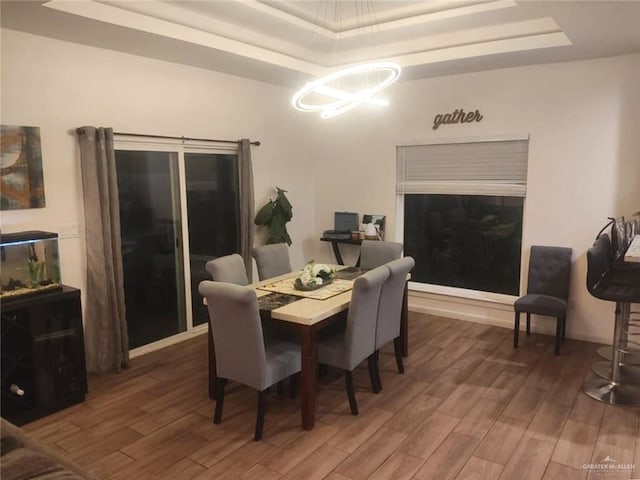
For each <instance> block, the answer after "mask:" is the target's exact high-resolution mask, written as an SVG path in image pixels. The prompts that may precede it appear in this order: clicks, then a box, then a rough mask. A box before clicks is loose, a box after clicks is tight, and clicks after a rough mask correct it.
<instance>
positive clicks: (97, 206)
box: [77, 127, 129, 374]
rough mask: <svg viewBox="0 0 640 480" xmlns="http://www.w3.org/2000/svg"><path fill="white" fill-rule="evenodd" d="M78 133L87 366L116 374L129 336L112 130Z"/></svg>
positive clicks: (125, 359) (124, 361)
mask: <svg viewBox="0 0 640 480" xmlns="http://www.w3.org/2000/svg"><path fill="white" fill-rule="evenodd" d="M77 133H78V138H79V140H80V163H81V166H82V186H83V190H84V216H85V229H86V243H87V290H86V292H85V308H84V310H85V322H84V324H85V350H86V356H87V370H88V371H89V372H90V373H97V374H102V373H107V372H118V371H120V370H121V369H122V368H124V367H127V366H128V364H129V338H128V334H127V321H126V316H125V302H124V281H123V273H122V250H121V247H120V204H119V201H118V183H117V177H116V159H115V154H114V150H113V129H111V128H96V127H81V128H78V129H77Z"/></svg>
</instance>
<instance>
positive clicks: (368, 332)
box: [318, 267, 389, 415]
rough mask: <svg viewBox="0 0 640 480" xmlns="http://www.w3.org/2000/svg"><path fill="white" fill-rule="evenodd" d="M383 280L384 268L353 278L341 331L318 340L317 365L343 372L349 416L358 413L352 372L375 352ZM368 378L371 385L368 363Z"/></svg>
mask: <svg viewBox="0 0 640 480" xmlns="http://www.w3.org/2000/svg"><path fill="white" fill-rule="evenodd" d="M387 278H389V269H388V268H386V267H378V268H375V269H373V270H371V271H369V272H367V273H365V274H363V275H361V276H359V277H358V278H356V279H355V280H354V281H353V290H352V292H351V303H350V305H349V312H348V314H347V323H346V328H345V330H344V331H341V332H336V333H332V334H331V335H330V336H327V337H320V338H319V339H318V362H320V363H323V364H325V365H330V366H333V367H337V368H340V369H342V370H344V373H345V383H346V388H347V396H348V398H349V407H350V408H351V413H352V414H353V415H357V414H358V404H357V402H356V397H355V393H354V389H353V370H354V369H355V368H356V367H357V366H358V365H359V364H360V363H361V362H362V361H363V360H365V359H369V358H370V357H372V356H373V354H374V352H375V343H376V320H377V316H378V303H379V301H380V292H381V290H382V285H383V283H384V282H385V280H386V279H387ZM369 376H370V379H371V383H372V386H373V385H374V383H375V377H374V372H373V371H372V369H371V360H369Z"/></svg>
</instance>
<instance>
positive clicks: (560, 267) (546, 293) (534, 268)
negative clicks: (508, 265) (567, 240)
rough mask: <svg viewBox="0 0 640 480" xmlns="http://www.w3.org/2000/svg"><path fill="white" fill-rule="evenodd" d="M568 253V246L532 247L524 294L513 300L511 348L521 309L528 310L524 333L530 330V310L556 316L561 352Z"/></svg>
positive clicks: (563, 332) (569, 254)
mask: <svg viewBox="0 0 640 480" xmlns="http://www.w3.org/2000/svg"><path fill="white" fill-rule="evenodd" d="M571 255H572V250H571V249H570V248H565V247H546V246H540V245H533V246H532V247H531V257H530V259H529V274H528V277H527V278H528V280H527V284H528V285H527V294H526V295H524V296H523V297H520V298H518V300H516V301H515V303H514V304H513V308H514V310H515V325H514V329H513V348H518V335H519V333H520V313H522V312H524V313H526V314H527V335H530V333H531V314H535V315H544V316H549V317H556V346H555V353H556V355H558V354H559V353H560V343H561V341H562V340H564V337H565V330H566V318H567V301H568V298H569V279H570V275H571Z"/></svg>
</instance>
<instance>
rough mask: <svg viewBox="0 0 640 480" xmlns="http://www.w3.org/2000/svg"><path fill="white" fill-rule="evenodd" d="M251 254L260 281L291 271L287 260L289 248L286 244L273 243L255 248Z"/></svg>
mask: <svg viewBox="0 0 640 480" xmlns="http://www.w3.org/2000/svg"><path fill="white" fill-rule="evenodd" d="M251 254H252V255H253V258H254V259H255V260H256V266H257V267H258V278H259V279H260V280H265V279H267V278H273V277H277V276H278V275H282V274H283V273H290V272H291V271H292V270H291V262H290V260H289V247H288V246H287V244H286V243H274V244H271V245H262V246H260V247H255V248H254V249H253V250H252V252H251Z"/></svg>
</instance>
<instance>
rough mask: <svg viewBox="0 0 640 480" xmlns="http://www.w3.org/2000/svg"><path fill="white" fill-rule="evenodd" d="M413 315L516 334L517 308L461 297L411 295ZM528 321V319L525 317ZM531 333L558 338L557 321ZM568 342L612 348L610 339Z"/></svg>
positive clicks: (540, 324) (585, 338)
mask: <svg viewBox="0 0 640 480" xmlns="http://www.w3.org/2000/svg"><path fill="white" fill-rule="evenodd" d="M408 303H409V305H408V308H409V311H410V312H416V313H424V314H427V315H434V316H437V317H445V318H454V319H456V320H464V321H467V322H473V323H480V324H483V325H491V326H494V327H502V328H507V329H509V330H513V322H514V320H513V315H514V313H513V306H511V305H504V304H497V303H493V302H483V301H479V300H473V299H465V298H458V297H448V296H443V295H437V294H426V293H424V292H409V302H408ZM523 320H524V316H523ZM531 323H532V326H531V331H532V332H534V333H541V334H544V335H555V334H556V332H555V321H553V320H551V321H550V322H534V321H532V322H531ZM524 324H525V322H524V321H521V322H520V329H521V330H524V328H525V325H524ZM567 338H572V339H574V340H581V341H585V342H592V343H599V344H604V345H610V344H611V339H610V338H602V337H595V336H589V335H582V334H576V333H572V334H571V335H569V333H567Z"/></svg>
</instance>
